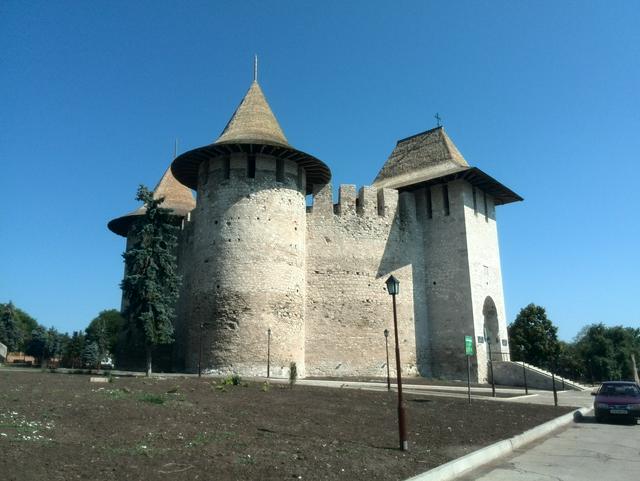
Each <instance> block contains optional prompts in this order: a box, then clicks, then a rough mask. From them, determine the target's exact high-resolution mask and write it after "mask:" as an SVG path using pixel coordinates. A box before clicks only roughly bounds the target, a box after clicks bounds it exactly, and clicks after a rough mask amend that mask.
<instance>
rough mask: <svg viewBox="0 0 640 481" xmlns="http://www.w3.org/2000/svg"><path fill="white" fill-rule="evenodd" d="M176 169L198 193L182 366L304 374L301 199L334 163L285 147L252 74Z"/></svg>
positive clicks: (324, 178)
mask: <svg viewBox="0 0 640 481" xmlns="http://www.w3.org/2000/svg"><path fill="white" fill-rule="evenodd" d="M172 172H173V174H174V175H175V177H176V178H177V179H178V180H179V181H180V182H182V183H183V184H185V185H187V186H188V187H191V188H193V189H196V190H197V192H198V196H197V205H196V208H195V210H194V214H193V222H192V226H191V228H192V229H193V232H192V233H191V240H190V242H191V247H190V252H191V258H190V260H189V264H190V268H189V269H188V271H189V274H188V276H187V278H186V279H184V280H183V283H185V287H184V288H185V289H186V291H187V292H188V300H187V301H186V302H185V303H184V304H183V305H182V307H181V309H182V312H180V313H179V316H180V317H181V318H183V319H185V325H184V326H183V330H184V339H185V340H186V345H185V349H184V363H185V367H186V369H187V370H191V371H193V370H195V369H196V368H197V364H198V361H199V354H200V352H199V351H200V343H201V342H202V346H203V351H202V362H203V364H204V366H206V368H207V369H208V370H209V371H213V372H220V373H224V372H231V371H236V372H242V373H244V374H256V375H257V374H263V372H264V356H265V352H264V351H265V341H266V337H265V336H266V333H267V329H271V333H272V339H273V342H272V345H271V366H272V372H273V373H274V374H278V373H281V374H282V375H286V373H287V372H288V369H289V364H290V363H291V362H295V363H296V364H297V368H298V370H299V372H300V373H304V309H305V292H306V267H305V233H306V208H305V195H306V194H307V193H310V192H311V191H312V190H313V185H322V184H326V183H327V182H328V181H329V179H330V177H331V174H330V171H329V168H328V167H327V166H326V165H325V164H324V163H323V162H321V161H320V160H318V159H316V158H315V157H313V156H311V155H309V154H306V153H304V152H301V151H299V150H297V149H294V148H293V147H291V145H289V142H288V141H287V139H286V137H285V136H284V133H283V131H282V129H281V128H280V125H279V123H278V121H277V120H276V118H275V116H274V115H273V112H272V111H271V108H270V107H269V104H268V103H267V100H266V98H265V96H264V94H263V92H262V89H261V88H260V85H259V84H258V82H257V80H254V81H253V83H252V84H251V86H250V88H249V90H248V92H247V93H246V95H245V96H244V98H243V99H242V101H241V102H240V105H239V106H238V108H237V109H236V111H235V113H234V114H233V115H232V117H231V120H229V122H228V123H227V125H226V127H225V128H224V130H223V131H222V133H221V134H220V136H219V137H218V139H217V140H216V141H215V142H214V143H213V144H210V145H207V146H204V147H200V148H197V149H195V150H192V151H190V152H186V153H184V154H182V155H180V156H179V157H177V158H176V159H175V161H174V162H173V165H172Z"/></svg>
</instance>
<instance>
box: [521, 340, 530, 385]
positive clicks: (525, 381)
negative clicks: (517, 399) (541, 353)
mask: <svg viewBox="0 0 640 481" xmlns="http://www.w3.org/2000/svg"><path fill="white" fill-rule="evenodd" d="M520 354H521V356H522V379H523V380H524V393H525V394H529V386H527V368H526V367H525V365H524V346H520Z"/></svg>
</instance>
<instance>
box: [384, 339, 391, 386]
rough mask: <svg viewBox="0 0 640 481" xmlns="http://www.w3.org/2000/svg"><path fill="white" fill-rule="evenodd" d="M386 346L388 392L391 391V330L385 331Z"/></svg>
mask: <svg viewBox="0 0 640 481" xmlns="http://www.w3.org/2000/svg"><path fill="white" fill-rule="evenodd" d="M384 345H385V348H386V349H387V391H391V374H390V372H389V329H385V330H384Z"/></svg>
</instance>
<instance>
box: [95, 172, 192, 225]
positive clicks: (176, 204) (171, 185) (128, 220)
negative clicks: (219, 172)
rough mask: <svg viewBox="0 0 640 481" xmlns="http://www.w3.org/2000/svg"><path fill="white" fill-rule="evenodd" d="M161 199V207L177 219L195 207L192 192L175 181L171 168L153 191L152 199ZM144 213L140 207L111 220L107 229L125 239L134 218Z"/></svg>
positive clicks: (144, 209)
mask: <svg viewBox="0 0 640 481" xmlns="http://www.w3.org/2000/svg"><path fill="white" fill-rule="evenodd" d="M161 197H164V202H162V204H161V207H164V208H165V209H171V210H172V211H173V214H174V215H176V216H179V217H184V216H186V215H187V213H189V212H191V211H192V210H193V208H194V207H195V206H196V200H195V198H194V197H193V192H191V189H189V188H188V187H185V186H184V185H182V184H181V183H180V182H178V181H177V180H176V178H175V177H174V176H173V173H172V172H171V166H169V168H168V169H167V170H166V171H165V173H164V175H163V176H162V178H161V179H160V182H158V185H156V187H155V189H153V198H154V199H159V198H161ZM145 211H146V208H145V207H144V206H143V205H142V206H140V207H138V208H137V209H136V210H134V211H132V212H129V213H128V214H126V215H123V216H122V217H117V218H116V219H113V220H112V221H111V222H109V223H108V224H107V227H108V228H109V230H111V231H112V232H114V233H116V234H118V235H121V236H124V237H126V236H127V234H128V233H129V229H131V226H132V224H133V222H134V221H135V219H136V217H139V216H141V215H144V213H145Z"/></svg>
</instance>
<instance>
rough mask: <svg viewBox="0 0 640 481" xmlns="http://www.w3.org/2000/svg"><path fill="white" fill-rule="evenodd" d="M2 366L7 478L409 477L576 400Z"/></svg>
mask: <svg viewBox="0 0 640 481" xmlns="http://www.w3.org/2000/svg"><path fill="white" fill-rule="evenodd" d="M406 409H407V425H408V432H409V435H408V436H409V443H410V451H409V452H406V453H403V452H401V451H399V450H398V449H397V446H398V431H397V421H396V412H397V411H396V394H395V393H393V392H392V393H387V392H371V391H359V390H349V389H330V388H318V387H307V386H295V387H294V388H293V389H289V388H288V387H287V386H282V385H276V384H272V385H271V386H270V388H269V389H265V388H264V385H262V384H260V383H250V384H246V385H241V386H222V385H221V383H220V381H219V380H218V381H217V383H216V384H214V381H212V380H211V379H206V378H203V379H197V378H193V377H191V378H175V377H173V378H168V379H162V378H118V379H115V380H114V382H112V383H105V384H102V383H100V384H99V383H90V382H89V376H85V375H65V374H52V373H31V372H15V371H14V372H10V370H0V473H2V477H3V480H16V481H18V480H20V481H30V480H42V479H47V480H49V481H53V480H71V479H92V480H123V479H136V480H137V479H144V480H149V481H153V480H169V479H171V480H172V481H174V480H183V479H184V480H187V479H189V480H194V479H195V480H276V479H277V480H282V479H303V480H304V479H307V480H338V479H339V480H354V481H355V480H361V479H362V480H364V479H367V480H401V479H405V478H407V477H410V476H412V475H415V474H418V473H420V472H423V471H426V470H428V469H431V468H433V467H435V466H437V465H439V464H442V463H445V462H447V461H450V460H451V459H454V458H457V457H459V456H462V455H464V454H466V453H469V452H471V451H474V450H476V449H478V448H480V447H482V446H486V445H487V444H490V443H493V442H496V441H498V440H501V439H505V438H508V437H510V436H513V435H515V434H518V433H520V432H522V431H524V430H526V429H529V428H532V427H534V426H536V425H538V424H540V423H542V422H545V421H547V420H549V419H552V418H554V417H557V416H559V415H561V414H563V413H565V412H568V411H570V410H571V408H563V407H558V408H554V407H553V406H541V405H527V404H517V403H507V402H500V401H482V400H475V399H474V400H473V402H472V404H471V405H468V404H467V401H466V400H463V399H457V398H443V397H429V396H428V395H424V396H423V395H420V396H417V395H407V396H406Z"/></svg>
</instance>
